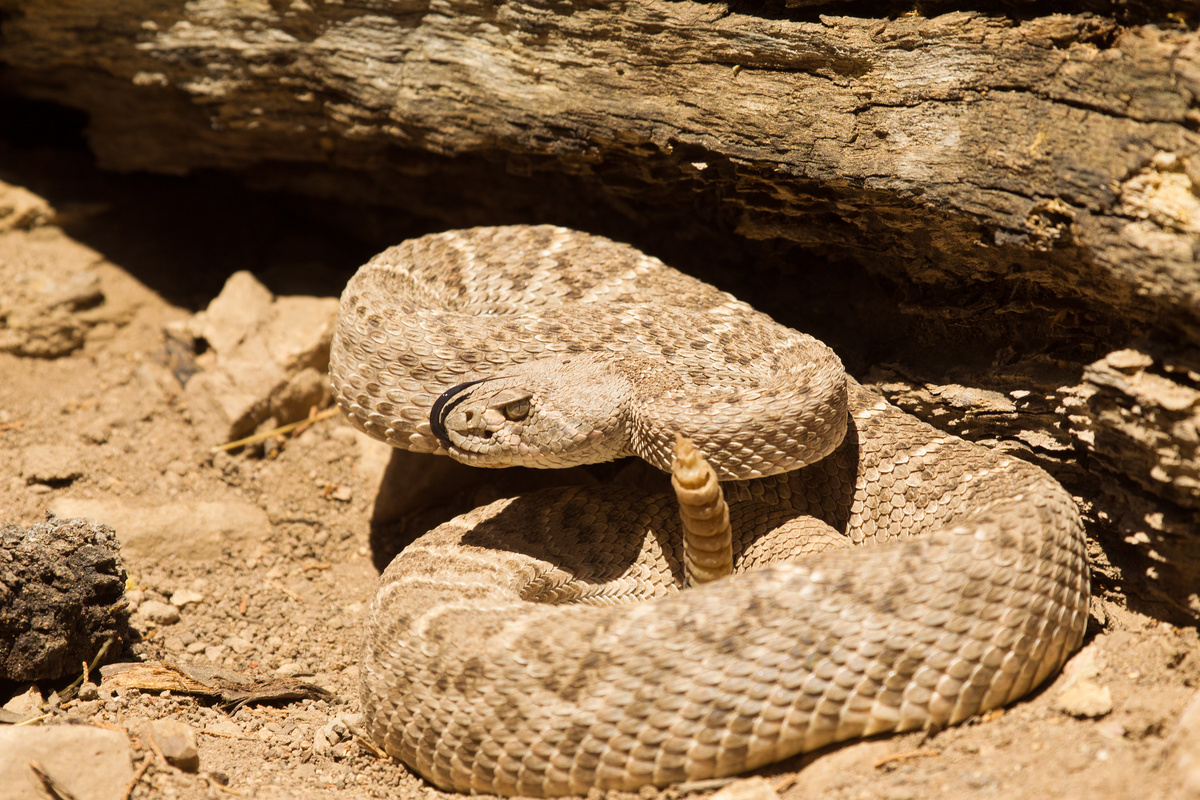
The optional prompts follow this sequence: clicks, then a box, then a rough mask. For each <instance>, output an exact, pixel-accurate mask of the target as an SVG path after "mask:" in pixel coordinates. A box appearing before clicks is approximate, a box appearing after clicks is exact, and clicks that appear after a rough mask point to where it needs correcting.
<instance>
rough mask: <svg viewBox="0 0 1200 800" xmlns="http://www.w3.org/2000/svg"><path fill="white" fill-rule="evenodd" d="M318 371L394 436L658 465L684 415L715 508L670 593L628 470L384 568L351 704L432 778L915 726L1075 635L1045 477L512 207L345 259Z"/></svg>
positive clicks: (512, 775)
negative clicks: (729, 533)
mask: <svg viewBox="0 0 1200 800" xmlns="http://www.w3.org/2000/svg"><path fill="white" fill-rule="evenodd" d="M330 371H331V376H332V381H333V385H334V389H335V392H336V394H337V398H338V403H339V405H340V406H341V408H342V409H343V411H344V412H345V413H346V414H347V415H348V417H349V418H350V420H351V421H352V422H353V424H355V425H356V426H357V427H359V428H361V429H362V430H363V431H365V432H367V433H368V434H370V435H372V436H374V437H377V438H379V439H382V440H383V441H385V442H388V443H389V444H391V445H393V446H396V447H402V448H408V449H411V450H417V451H424V452H439V453H448V454H449V455H451V456H453V457H454V458H456V459H458V460H461V461H464V462H466V463H473V464H479V465H481V466H505V465H509V464H524V465H527V466H545V467H561V466H569V465H572V464H578V463H591V462H597V461H602V460H606V459H612V458H617V457H620V456H625V455H631V454H633V455H638V456H641V457H642V458H644V459H646V460H647V461H649V462H650V463H651V464H654V465H655V466H657V467H659V468H661V469H664V470H668V469H669V468H670V457H671V449H672V444H673V441H674V435H675V434H676V433H681V434H683V435H685V436H688V437H690V438H691V439H692V441H693V442H694V443H695V444H696V447H697V448H698V449H699V450H700V452H701V453H702V454H703V456H704V457H705V458H706V459H707V460H708V462H709V463H710V464H711V465H712V466H713V468H714V469H715V470H716V472H717V474H718V476H719V477H720V478H721V480H722V484H721V485H722V486H723V487H724V491H725V495H726V497H727V499H728V501H729V506H730V519H731V521H732V525H733V530H734V543H733V553H734V560H735V574H734V575H732V576H730V577H728V578H724V579H721V580H718V581H715V582H713V583H708V584H704V585H702V586H699V587H696V588H691V589H687V590H684V591H680V586H681V585H682V567H681V564H682V560H683V556H682V553H681V550H680V548H681V545H680V544H679V530H680V523H679V510H678V506H677V504H676V502H675V498H674V497H673V496H672V495H671V494H669V492H662V491H658V490H657V487H653V486H645V487H643V486H632V487H631V486H618V485H612V486H606V487H589V488H570V489H561V488H560V489H552V490H544V491H541V492H537V493H532V494H528V495H524V496H521V497H517V498H509V499H505V500H500V501H497V502H494V503H492V504H490V505H487V506H484V507H481V508H477V509H475V510H473V511H471V512H470V513H468V514H465V515H463V516H461V517H457V518H455V519H454V520H451V521H450V522H447V523H445V524H443V525H441V526H439V527H437V528H436V529H434V530H433V531H431V532H429V533H427V534H425V535H424V536H423V537H422V538H420V539H418V540H417V541H416V542H414V543H413V544H412V545H410V546H409V547H408V548H407V549H406V550H405V551H404V552H403V553H401V554H400V555H399V556H398V557H397V558H396V559H395V560H394V561H393V562H392V564H391V565H390V566H389V567H388V568H387V570H385V572H384V574H383V576H382V577H381V580H380V585H379V588H378V591H377V593H376V596H375V598H374V600H373V602H372V607H371V612H370V621H369V623H368V630H367V634H366V644H365V648H364V650H365V653H364V660H363V664H362V690H361V692H362V703H363V709H364V719H365V724H366V727H367V729H368V731H369V732H370V734H371V735H372V736H373V737H374V738H375V739H376V740H377V741H378V742H379V743H380V744H381V745H382V746H383V747H384V749H386V751H387V752H388V753H390V754H391V755H393V756H394V757H397V758H399V759H400V760H402V761H403V762H404V763H406V764H407V765H408V766H409V767H411V768H412V769H413V770H415V771H416V772H417V773H419V774H420V775H422V776H424V777H425V778H426V779H428V780H429V781H431V782H433V783H434V784H436V785H437V786H439V787H441V788H443V789H448V790H457V791H471V792H487V793H497V794H505V795H512V794H522V795H537V796H553V795H563V794H580V793H586V792H588V790H589V789H591V788H593V787H597V788H600V789H618V790H630V789H635V788H637V787H640V786H645V785H653V786H665V785H668V784H671V783H674V782H679V781H685V780H696V779H703V778H711V777H719V776H726V775H732V774H735V773H738V772H742V771H744V770H749V769H753V768H755V767H758V766H761V765H764V764H768V763H771V762H773V761H777V760H779V759H783V758H786V757H787V756H790V755H793V754H795V753H800V752H805V751H810V750H814V749H816V748H820V747H822V746H824V745H827V744H830V743H833V742H838V741H844V740H847V739H851V738H856V737H862V736H869V735H872V734H877V733H883V732H889V731H907V730H914V729H920V728H924V729H933V730H936V729H937V728H940V727H941V726H945V725H951V724H954V723H957V722H960V721H962V720H964V719H966V718H968V717H970V716H972V715H975V714H979V713H980V712H982V711H985V710H987V709H991V708H996V707H998V706H1002V705H1004V704H1006V703H1009V702H1011V701H1013V700H1015V699H1016V698H1018V697H1021V696H1022V695H1024V694H1026V693H1027V692H1029V691H1030V690H1031V689H1033V688H1034V687H1036V686H1037V685H1038V684H1040V683H1042V682H1043V681H1044V680H1046V679H1047V678H1048V677H1049V676H1050V675H1052V674H1054V673H1055V672H1056V671H1057V670H1058V669H1059V667H1061V665H1062V664H1063V662H1064V661H1065V660H1066V658H1067V656H1068V655H1069V654H1070V653H1071V652H1072V651H1073V650H1074V649H1076V648H1077V647H1078V646H1079V644H1080V643H1081V640H1082V637H1083V633H1084V627H1085V623H1086V618H1087V603H1088V593H1089V578H1088V568H1087V562H1086V557H1085V550H1084V536H1083V531H1082V526H1081V523H1080V519H1079V516H1078V512H1077V510H1076V508H1075V506H1074V503H1073V501H1072V499H1071V498H1070V496H1069V495H1068V494H1067V493H1066V492H1065V491H1064V490H1063V489H1062V487H1061V486H1059V485H1058V484H1057V483H1056V482H1055V481H1054V480H1053V479H1051V478H1050V477H1049V476H1048V475H1047V474H1045V473H1044V472H1043V471H1041V470H1040V469H1038V468H1037V467H1034V466H1032V465H1030V464H1028V463H1026V462H1023V461H1021V460H1018V459H1016V458H1013V457H1011V456H1008V455H1004V454H1000V453H997V452H994V451H992V450H989V449H986V448H983V447H980V446H976V445H973V444H970V443H967V442H965V441H963V440H961V439H958V438H956V437H954V436H950V435H948V434H945V433H943V432H940V431H938V430H936V429H934V428H932V427H930V426H929V425H926V424H925V423H923V422H921V421H919V420H917V419H915V418H914V417H911V416H909V415H907V414H905V413H903V412H901V411H900V410H898V409H897V408H895V407H893V406H891V405H889V404H888V403H887V402H885V401H884V400H883V399H881V398H880V397H879V396H878V395H876V394H874V393H872V392H870V391H868V390H867V389H865V388H863V387H862V386H860V385H859V384H857V383H856V382H855V381H854V380H853V379H851V378H848V377H846V376H845V375H844V373H843V372H842V368H841V364H840V362H839V361H838V359H837V357H836V356H835V355H834V354H833V353H832V352H831V351H830V350H829V349H828V348H826V347H825V346H824V345H823V344H821V343H820V342H818V341H816V340H815V339H812V338H811V337H808V336H806V335H804V334H800V333H797V332H796V331H793V330H791V329H789V328H786V327H784V326H782V325H779V324H777V323H775V322H774V321H772V320H771V319H770V318H769V317H767V316H765V315H763V314H761V313H759V312H757V311H755V310H754V309H752V308H751V307H750V306H748V305H746V304H744V303H741V302H739V301H737V300H735V299H734V298H733V297H731V296H730V295H728V294H725V293H723V292H720V291H718V290H717V289H715V288H713V287H711V286H709V285H707V284H705V283H702V282H700V281H698V280H695V279H693V278H690V277H688V276H686V275H683V274H681V273H679V272H676V271H675V270H673V269H671V268H669V267H667V266H665V265H664V264H662V263H661V262H660V261H658V260H657V259H654V258H651V257H649V256H646V255H644V254H642V253H641V252H639V251H637V250H636V249H634V248H632V247H629V246H627V245H622V244H618V243H615V242H612V241H609V240H607V239H603V238H600V237H595V236H589V235H587V234H582V233H578V232H574V231H569V230H565V229H561V228H552V227H546V226H513V227H500V228H476V229H472V230H466V231H451V232H448V233H443V234H435V235H430V236H425V237H422V238H419V239H414V240H410V241H408V242H405V243H403V244H401V245H399V246H397V247H393V248H391V249H389V250H387V251H385V252H383V253H381V254H380V255H378V256H376V257H375V258H374V259H372V260H371V261H370V262H369V263H368V264H367V265H365V266H364V267H362V268H361V269H360V270H359V271H358V273H357V274H356V275H355V276H354V277H353V278H352V280H351V281H350V283H349V284H348V286H347V288H346V290H345V293H344V294H343V296H342V301H341V309H340V314H339V320H338V324H337V329H336V332H335V336H334V344H333V350H332V354H331V364H330ZM860 545H861V547H860Z"/></svg>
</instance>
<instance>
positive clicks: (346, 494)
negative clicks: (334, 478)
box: [331, 486, 354, 503]
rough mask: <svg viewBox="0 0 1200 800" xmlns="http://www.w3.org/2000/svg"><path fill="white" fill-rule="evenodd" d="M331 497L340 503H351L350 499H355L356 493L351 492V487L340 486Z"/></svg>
mask: <svg viewBox="0 0 1200 800" xmlns="http://www.w3.org/2000/svg"><path fill="white" fill-rule="evenodd" d="M331 497H333V499H334V500H337V501H339V502H342V503H349V502H350V499H351V498H352V497H354V493H353V492H352V491H351V489H350V487H349V486H339V487H338V488H336V489H334V490H333V494H332V495H331Z"/></svg>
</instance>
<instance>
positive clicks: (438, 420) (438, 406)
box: [429, 376, 499, 449]
mask: <svg viewBox="0 0 1200 800" xmlns="http://www.w3.org/2000/svg"><path fill="white" fill-rule="evenodd" d="M496 377H499V376H496ZM496 377H492V378H480V379H479V380H475V381H467V382H466V383H460V384H458V385H457V386H451V387H450V388H449V389H447V390H446V391H444V392H442V393H441V395H439V396H438V399H437V400H435V401H434V403H433V407H432V408H430V409H429V427H430V429H431V430H432V431H433V435H434V436H436V437H437V440H438V441H439V442H441V443H442V446H443V447H445V448H446V449H450V448H451V447H453V446H454V443H453V442H451V441H450V435H449V434H448V433H447V432H446V417H448V416H450V413H451V412H452V411H454V409H455V408H457V407H458V404H459V403H461V402H462V401H464V400H466V399H467V395H466V390H467V389H470V388H471V387H472V386H474V385H476V384H479V383H485V382H487V381H494V380H496Z"/></svg>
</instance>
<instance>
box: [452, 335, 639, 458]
mask: <svg viewBox="0 0 1200 800" xmlns="http://www.w3.org/2000/svg"><path fill="white" fill-rule="evenodd" d="M626 389H627V386H625V384H624V382H623V381H622V380H621V379H620V377H619V376H614V375H612V374H611V373H610V372H609V371H607V370H606V369H605V368H604V366H603V364H602V363H600V362H597V361H594V360H592V359H589V358H587V357H576V358H573V359H572V358H564V359H562V360H559V359H555V358H550V359H542V360H538V361H532V362H527V363H525V364H520V365H516V366H514V367H511V368H509V369H508V370H507V371H506V373H505V374H504V375H501V376H497V377H493V378H483V379H481V380H475V381H469V382H467V383H460V384H458V385H457V386H453V387H451V388H449V389H447V390H446V391H445V392H443V393H442V395H441V397H439V398H438V399H437V402H435V403H434V404H433V407H432V408H431V409H430V414H429V425H430V428H432V430H433V433H434V435H435V436H437V438H438V440H439V441H440V442H441V443H442V447H443V448H445V449H446V451H447V452H448V453H449V454H450V456H451V457H452V458H454V459H455V460H457V461H461V462H463V463H465V464H472V465H474V466H480V467H511V466H523V467H569V466H575V465H577V464H595V463H598V462H601V461H611V460H612V459H614V458H620V457H621V456H624V455H628V454H629V451H628V447H627V445H626V442H627V440H628V435H627V434H626V432H625V424H624V422H623V420H624V418H625V406H626V405H627V403H628V392H627V391H626Z"/></svg>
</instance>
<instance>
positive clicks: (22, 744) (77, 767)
mask: <svg viewBox="0 0 1200 800" xmlns="http://www.w3.org/2000/svg"><path fill="white" fill-rule="evenodd" d="M30 761H36V762H38V764H40V765H41V767H42V768H43V769H44V770H45V771H46V774H47V775H49V776H50V777H51V779H53V780H54V782H55V784H56V785H58V786H61V787H62V788H63V789H64V790H66V791H67V792H70V794H71V796H72V797H74V798H77V800H107V799H108V798H117V797H122V796H124V793H125V786H126V785H127V784H128V783H129V781H130V779H131V778H132V777H133V763H132V757H131V753H130V747H129V740H128V739H127V738H126V737H125V735H124V734H122V733H118V732H117V731H111V730H106V729H104V728H96V727H92V726H90V725H44V726H40V727H21V728H14V727H7V726H6V727H0V797H3V798H4V799H5V800H45V798H47V797H48V795H47V794H46V793H44V792H42V791H41V790H40V788H36V787H37V784H34V783H32V782H31V781H30V777H29V762H30Z"/></svg>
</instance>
